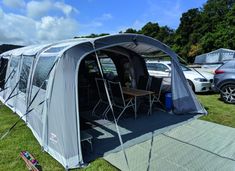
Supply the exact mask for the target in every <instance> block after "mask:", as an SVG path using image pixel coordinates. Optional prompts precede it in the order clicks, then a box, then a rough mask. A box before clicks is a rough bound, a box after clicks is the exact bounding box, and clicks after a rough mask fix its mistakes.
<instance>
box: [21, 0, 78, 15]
mask: <svg viewBox="0 0 235 171" xmlns="http://www.w3.org/2000/svg"><path fill="white" fill-rule="evenodd" d="M26 10H27V15H28V16H29V17H32V18H41V17H44V16H47V15H48V14H50V13H56V12H62V13H63V14H64V15H65V16H66V17H69V16H70V15H71V14H72V13H79V11H78V9H76V8H74V7H72V6H71V5H68V4H65V3H64V2H53V1H51V0H44V1H35V0H32V1H30V2H28V3H27V9H26Z"/></svg>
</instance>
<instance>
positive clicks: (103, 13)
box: [0, 0, 206, 45]
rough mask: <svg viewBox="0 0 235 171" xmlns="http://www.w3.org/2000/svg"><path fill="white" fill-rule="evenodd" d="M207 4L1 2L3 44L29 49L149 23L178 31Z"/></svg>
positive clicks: (171, 0)
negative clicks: (184, 20)
mask: <svg viewBox="0 0 235 171" xmlns="http://www.w3.org/2000/svg"><path fill="white" fill-rule="evenodd" d="M205 2H206V0H145V1H143V0H129V1H128V0H118V1H117V0H116V1H114V0H42V1H38V0H0V44H3V43H5V44H6V43H12V44H20V45H29V44H35V43H46V42H51V41H55V40H62V39H68V38H73V37H74V36H81V35H89V34H91V33H111V34H114V33H118V32H119V31H123V30H125V29H127V28H130V27H131V28H135V29H140V28H141V27H142V26H143V25H144V24H146V23H147V22H149V21H152V22H158V23H159V24H160V25H162V26H163V25H167V26H169V27H171V28H174V29H176V28H177V27H178V25H179V21H180V17H181V14H182V13H183V12H186V11H187V10H188V9H191V8H198V7H202V5H203V4H204V3H205Z"/></svg>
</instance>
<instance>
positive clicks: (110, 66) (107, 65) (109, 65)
mask: <svg viewBox="0 0 235 171" xmlns="http://www.w3.org/2000/svg"><path fill="white" fill-rule="evenodd" d="M100 63H101V65H102V69H103V72H104V74H110V73H112V74H113V75H114V76H117V75H118V74H117V69H116V66H115V64H114V63H113V60H112V59H111V58H101V59H100Z"/></svg>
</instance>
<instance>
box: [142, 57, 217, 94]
mask: <svg viewBox="0 0 235 171" xmlns="http://www.w3.org/2000/svg"><path fill="white" fill-rule="evenodd" d="M146 63H147V68H148V71H149V74H150V75H151V76H155V77H168V78H169V77H170V74H171V62H170V61H147V62H146ZM181 68H182V70H183V73H184V75H185V77H186V79H187V80H188V83H189V85H190V86H191V88H192V90H193V91H194V92H207V91H211V85H212V82H213V77H214V75H213V74H211V73H208V72H198V71H195V70H194V69H190V68H188V67H186V66H184V65H181ZM169 80H170V79H169Z"/></svg>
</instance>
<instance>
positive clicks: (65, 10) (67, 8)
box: [54, 2, 79, 16]
mask: <svg viewBox="0 0 235 171" xmlns="http://www.w3.org/2000/svg"><path fill="white" fill-rule="evenodd" d="M54 6H55V7H56V8H58V9H59V10H61V11H62V12H63V13H64V14H65V15H66V16H70V15H71V14H72V13H73V12H75V13H79V11H78V10H77V9H76V8H73V7H72V6H71V5H68V4H65V3H63V2H56V3H55V4H54Z"/></svg>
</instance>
